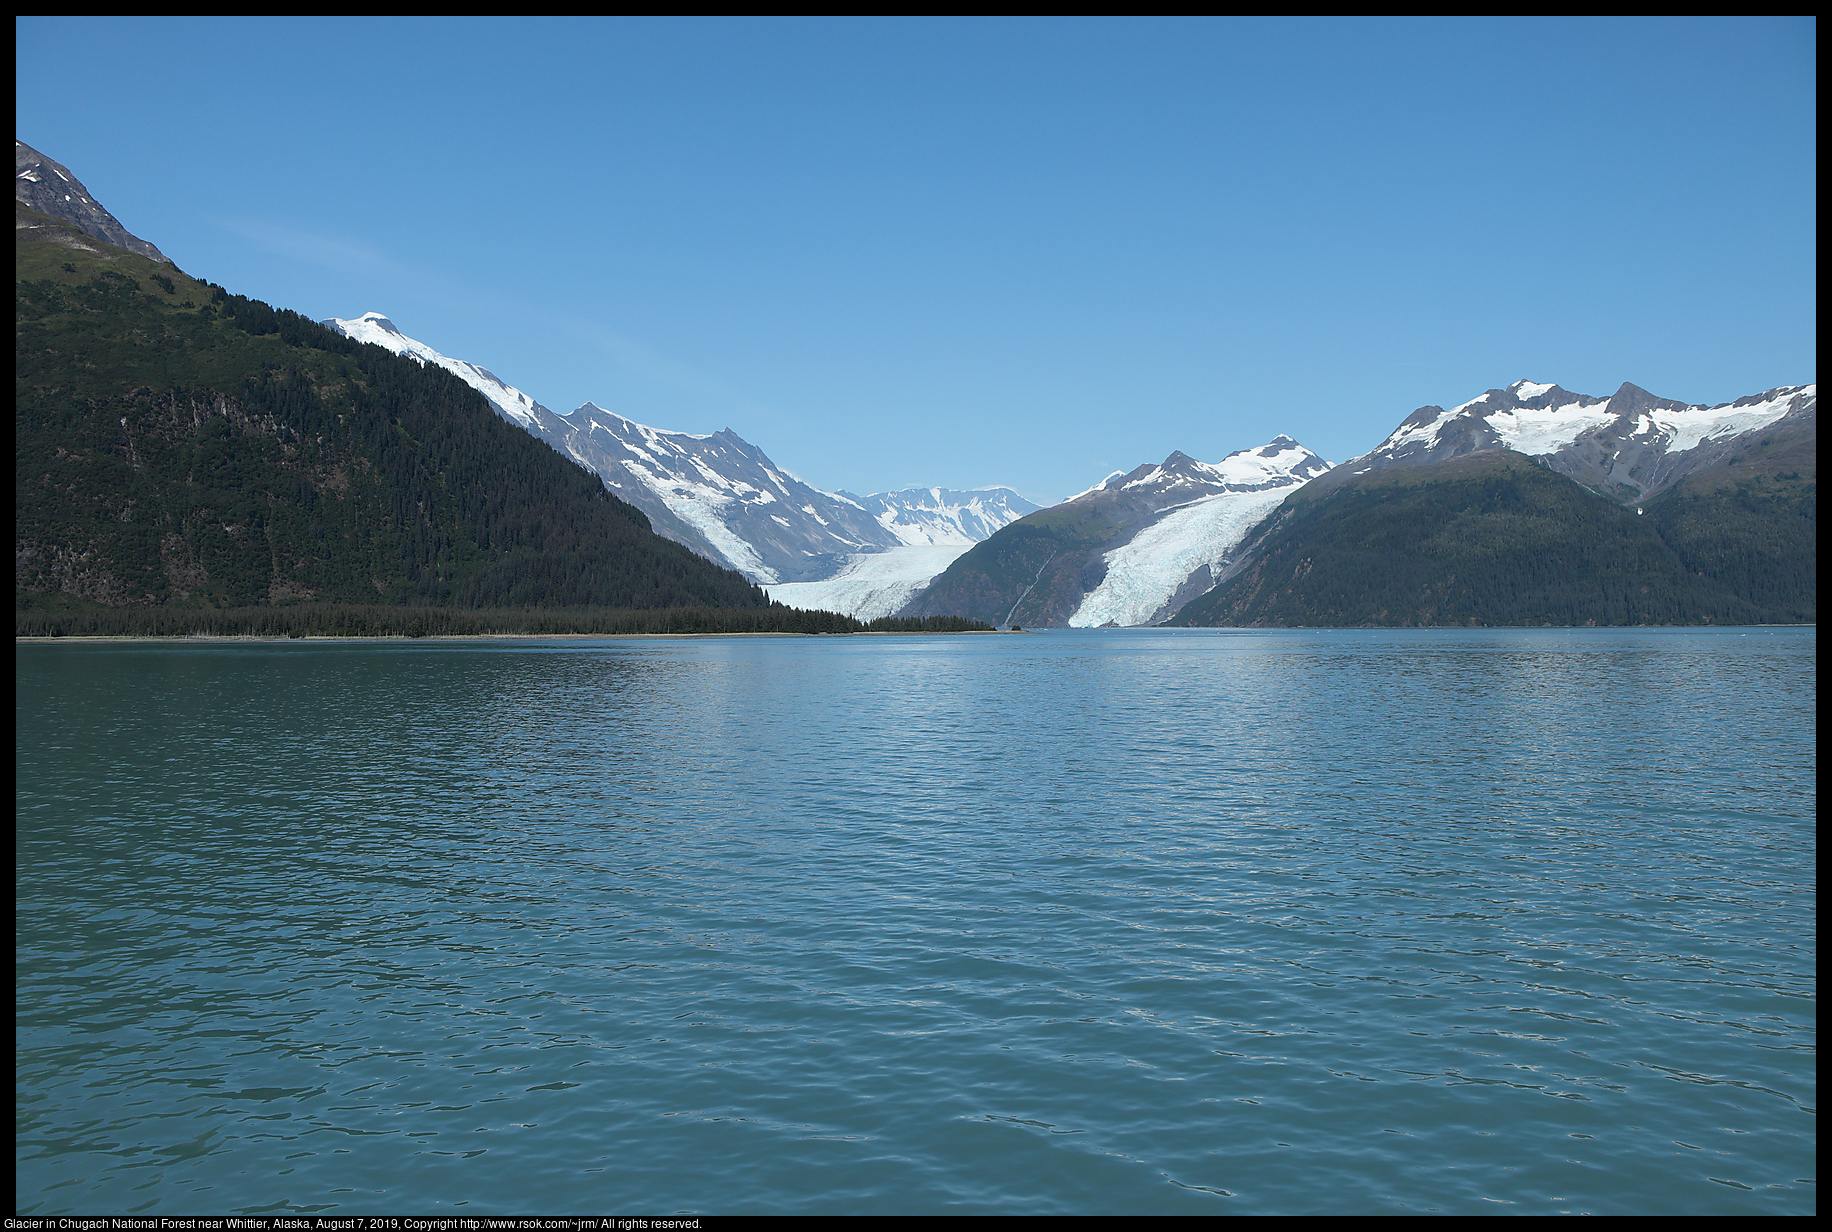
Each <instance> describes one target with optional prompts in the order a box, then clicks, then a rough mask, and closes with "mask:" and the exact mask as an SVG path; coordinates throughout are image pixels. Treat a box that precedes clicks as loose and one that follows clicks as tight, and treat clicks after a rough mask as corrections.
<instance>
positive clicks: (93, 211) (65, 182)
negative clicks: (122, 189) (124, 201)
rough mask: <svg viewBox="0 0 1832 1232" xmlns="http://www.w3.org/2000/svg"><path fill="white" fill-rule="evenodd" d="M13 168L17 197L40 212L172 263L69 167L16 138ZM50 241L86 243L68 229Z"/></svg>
mask: <svg viewBox="0 0 1832 1232" xmlns="http://www.w3.org/2000/svg"><path fill="white" fill-rule="evenodd" d="M13 168H14V181H13V196H14V198H15V200H17V201H21V202H23V203H25V205H27V206H28V207H30V208H31V209H34V210H36V211H38V212H39V213H40V214H46V215H49V216H50V217H52V218H56V219H60V220H61V221H63V222H68V223H74V224H76V226H77V228H78V229H80V230H81V231H83V232H84V233H85V234H87V235H90V236H92V237H94V238H95V239H98V240H101V241H103V242H104V243H107V244H113V245H114V246H115V247H116V248H124V249H126V250H127V251H128V252H131V253H137V254H138V255H140V256H142V257H148V258H151V259H152V260H154V261H161V262H164V263H165V264H167V265H170V264H171V263H172V261H171V258H169V257H167V256H166V255H165V254H164V253H162V252H160V251H159V250H158V249H157V248H155V247H153V246H152V245H151V244H149V243H147V242H146V241H145V240H143V239H141V238H140V237H139V236H137V235H134V234H133V233H131V232H130V231H128V229H127V228H126V227H123V226H122V225H121V224H120V222H118V221H117V220H116V219H115V216H114V215H113V214H110V213H109V212H108V211H107V210H105V209H103V208H102V206H101V204H100V203H99V202H98V201H96V199H95V198H94V197H92V196H90V195H89V190H88V189H87V188H84V187H83V183H82V181H81V180H79V179H77V178H76V177H75V176H74V175H71V174H70V168H68V167H66V166H64V165H63V164H62V163H60V162H57V161H55V160H54V159H49V158H46V157H45V156H44V155H43V154H40V153H39V152H38V151H37V150H34V149H33V148H32V147H31V146H29V145H27V144H26V143H25V142H23V141H20V140H18V139H17V138H15V139H14V141H13ZM51 242H53V243H63V244H64V245H65V246H68V247H84V245H83V244H82V242H81V241H80V240H78V239H76V237H74V236H71V235H69V234H68V233H63V234H62V237H61V239H51ZM92 251H93V250H92Z"/></svg>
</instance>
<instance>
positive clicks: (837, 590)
mask: <svg viewBox="0 0 1832 1232" xmlns="http://www.w3.org/2000/svg"><path fill="white" fill-rule="evenodd" d="M972 546H973V545H972V544H971V543H951V544H944V545H940V546H935V545H922V546H906V547H900V548H887V549H886V550H884V551H882V552H860V553H857V554H855V555H852V556H848V557H847V558H846V562H845V564H843V565H842V566H841V567H840V571H839V572H838V573H837V574H835V575H834V576H833V577H830V578H828V579H827V580H826V581H823V582H792V583H789V584H787V585H780V586H768V587H766V589H767V590H768V591H769V595H770V598H772V599H774V600H776V602H778V603H786V604H788V605H789V606H790V607H799V608H818V609H820V610H822V611H827V612H844V613H845V614H846V615H848V616H853V617H856V618H857V619H859V620H876V619H877V618H878V617H880V616H890V615H892V614H894V613H895V612H897V611H898V610H899V609H900V608H902V607H903V606H904V605H905V604H907V603H908V602H909V601H910V600H911V599H912V598H914V597H915V595H916V592H917V591H919V590H921V589H922V588H923V587H925V586H927V585H928V584H929V583H930V582H931V581H933V580H934V578H935V577H936V575H938V574H940V573H941V572H942V571H943V570H944V569H946V568H947V567H948V566H949V565H951V564H953V563H954V562H955V560H956V559H957V558H959V557H960V556H961V555H962V554H963V553H965V552H966V551H967V550H968V549H969V548H971V547H972Z"/></svg>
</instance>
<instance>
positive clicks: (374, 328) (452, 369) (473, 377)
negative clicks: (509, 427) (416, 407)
mask: <svg viewBox="0 0 1832 1232" xmlns="http://www.w3.org/2000/svg"><path fill="white" fill-rule="evenodd" d="M321 323H322V324H323V325H325V326H327V327H329V328H331V329H334V330H336V331H337V332H338V333H340V334H343V335H344V336H345V337H346V338H352V339H355V340H356V341H357V342H373V343H374V344H375V345H376V346H379V347H384V348H386V349H387V350H390V351H393V352H394V353H395V354H396V355H405V356H407V357H408V358H409V359H413V360H417V361H419V362H420V363H422V364H433V365H436V366H437V367H440V368H444V369H445V370H446V371H447V372H449V373H451V374H452V375H453V376H455V377H457V378H458V379H459V380H461V381H463V382H464V383H465V384H466V385H469V386H470V387H471V388H472V389H475V390H476V391H477V392H478V393H480V394H482V395H483V396H484V397H486V398H488V399H489V400H490V404H491V405H492V406H494V407H495V408H496V409H497V411H498V412H499V413H500V414H501V415H502V417H503V418H504V419H507V420H509V421H510V422H511V423H514V424H519V425H520V426H521V427H523V428H526V429H528V431H530V432H533V433H535V434H537V435H539V433H540V422H541V421H540V415H539V412H540V411H543V410H546V408H545V407H543V406H542V405H541V404H540V403H538V402H536V401H535V400H534V399H533V398H530V397H529V396H528V395H527V394H525V393H523V392H522V391H521V390H519V389H517V388H515V387H514V386H513V385H510V384H508V383H507V382H506V381H504V380H503V379H502V378H500V377H498V376H497V375H496V374H495V373H494V372H491V371H490V370H489V369H487V368H480V367H478V366H477V365H476V364H473V363H469V362H467V361H465V360H462V359H452V358H450V357H449V356H445V355H441V354H439V352H437V351H435V350H433V349H432V348H431V347H429V346H427V345H426V344H425V343H424V342H416V341H415V340H414V339H412V338H409V337H408V336H407V335H406V334H403V333H402V332H401V331H400V330H399V329H397V328H396V327H395V324H394V322H393V321H390V320H389V319H388V318H387V317H385V316H383V315H382V314H381V313H379V312H365V313H363V315H362V316H360V317H356V318H355V319H353V320H348V321H346V320H342V319H340V318H338V317H332V318H331V319H330V320H328V321H324V322H321Z"/></svg>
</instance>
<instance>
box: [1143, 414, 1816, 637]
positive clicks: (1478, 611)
mask: <svg viewBox="0 0 1832 1232" xmlns="http://www.w3.org/2000/svg"><path fill="white" fill-rule="evenodd" d="M1817 404H1818V399H1817V392H1816V387H1815V386H1812V385H1804V386H1786V387H1781V388H1778V389H1772V390H1768V391H1766V392H1764V393H1761V394H1753V395H1750V396H1748V397H1745V398H1739V399H1738V400H1736V401H1735V402H1731V403H1725V404H1722V405H1719V406H1711V407H1707V406H1697V405H1688V404H1685V403H1680V402H1674V401H1671V400H1668V399H1662V398H1657V397H1655V396H1654V395H1652V394H1649V393H1647V391H1645V390H1643V389H1640V388H1639V387H1637V386H1634V385H1628V384H1625V385H1623V386H1622V387H1621V388H1620V389H1618V390H1617V391H1616V393H1615V394H1614V395H1612V396H1611V397H1609V398H1597V397H1590V396H1587V395H1582V394H1571V393H1568V392H1567V391H1565V390H1562V389H1559V388H1558V386H1556V385H1538V384H1533V383H1531V382H1524V381H1523V382H1517V383H1516V384H1514V385H1512V386H1509V387H1508V388H1507V389H1505V390H1490V391H1488V392H1487V393H1486V394H1484V395H1482V396H1481V397H1479V398H1476V399H1473V400H1472V401H1470V402H1466V403H1464V404H1463V405H1462V406H1459V407H1457V408H1455V409H1454V410H1452V411H1444V410H1442V409H1441V408H1438V407H1424V408H1421V409H1420V410H1418V411H1415V412H1414V413H1413V414H1412V415H1410V416H1408V417H1407V418H1406V420H1405V421H1404V422H1403V423H1401V424H1400V426H1399V427H1398V428H1397V429H1396V430H1395V431H1394V432H1393V433H1392V434H1391V435H1390V436H1389V437H1388V438H1387V439H1386V440H1385V441H1384V442H1382V444H1381V445H1380V446H1379V447H1377V448H1376V449H1375V450H1373V451H1372V452H1371V453H1369V454H1367V455H1364V456H1363V457H1361V458H1356V459H1353V460H1351V461H1349V462H1345V463H1343V464H1342V465H1341V466H1340V467H1337V468H1336V469H1335V470H1333V471H1331V472H1330V473H1329V474H1327V475H1325V476H1323V477H1321V478H1319V479H1317V480H1316V481H1314V482H1313V483H1311V484H1310V485H1308V486H1307V487H1306V488H1305V489H1304V490H1303V491H1300V492H1296V493H1294V494H1292V496H1291V497H1290V498H1289V499H1288V500H1286V501H1285V502H1284V503H1283V504H1281V505H1280V506H1279V508H1278V509H1277V510H1276V511H1275V512H1274V513H1273V515H1272V516H1271V517H1269V518H1268V519H1267V520H1266V521H1265V522H1263V523H1262V524H1261V525H1260V526H1258V527H1256V528H1255V529H1254V532H1253V534H1252V536H1251V537H1250V539H1249V541H1248V543H1247V544H1246V545H1245V547H1244V549H1243V550H1242V551H1241V552H1240V553H1239V554H1238V556H1237V558H1236V560H1235V561H1234V562H1233V563H1232V565H1231V566H1230V567H1229V569H1228V570H1227V571H1225V572H1224V573H1223V575H1222V577H1221V579H1220V583H1219V584H1218V585H1217V586H1216V587H1215V588H1214V589H1213V590H1212V591H1210V592H1209V593H1208V594H1206V595H1203V596H1201V597H1200V598H1198V599H1196V600H1194V601H1192V602H1190V603H1189V604H1188V605H1187V606H1185V607H1184V608H1183V609H1182V610H1181V611H1180V612H1179V613H1178V614H1177V615H1176V617H1175V618H1174V619H1173V620H1172V621H1171V622H1170V623H1173V624H1181V625H1255V626H1257V625H1274V626H1290V625H1448V624H1492V625H1520V624H1553V625H1582V624H1614V625H1621V624H1752V623H1771V622H1779V623H1793V622H1810V621H1812V620H1814V619H1816V614H1817V597H1816V596H1817V576H1818V564H1817V561H1818V557H1817V533H1816V526H1817V495H1816V488H1817V462H1816V458H1817Z"/></svg>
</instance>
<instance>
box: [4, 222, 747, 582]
mask: <svg viewBox="0 0 1832 1232" xmlns="http://www.w3.org/2000/svg"><path fill="white" fill-rule="evenodd" d="M18 210H19V217H20V224H21V225H20V228H19V231H18V236H19V244H18V263H17V267H16V276H17V307H16V398H17V419H16V489H15V502H16V503H15V549H16V551H15V559H16V563H17V569H16V575H15V577H16V584H17V589H16V592H15V593H16V605H17V607H18V608H19V609H20V610H21V611H22V612H23V611H29V610H40V611H43V610H80V609H94V608H132V607H138V608H160V607H166V606H174V605H176V606H180V607H193V608H213V609H228V608H245V607H250V606H261V605H273V604H290V603H298V602H305V601H318V602H321V603H322V602H334V603H346V604H377V603H380V604H384V605H389V604H393V605H420V606H445V607H459V608H483V607H496V608H526V607H553V606H567V607H609V608H619V609H656V608H672V607H698V608H732V607H736V608H758V609H768V608H770V607H771V605H770V603H769V601H768V599H767V598H766V597H765V595H764V594H763V593H762V592H761V591H760V590H758V589H757V588H756V587H755V586H752V585H751V584H750V583H749V582H748V581H746V580H745V579H744V578H743V577H742V576H741V575H739V574H738V573H736V572H733V571H731V570H726V569H721V568H718V567H716V566H714V565H712V564H710V563H709V562H707V561H705V560H704V559H702V558H700V557H697V556H695V555H694V554H693V553H691V552H690V551H688V550H687V549H686V548H683V547H681V546H680V545H679V544H676V543H672V542H669V541H668V540H665V539H662V538H659V537H658V536H656V535H654V534H652V533H651V532H650V530H649V526H648V521H647V519H646V518H645V517H644V516H643V515H642V513H640V512H639V511H638V510H636V509H634V508H632V507H631V506H629V505H627V504H625V503H623V502H622V501H619V500H617V499H616V498H615V497H613V496H611V495H610V494H609V493H607V492H606V491H605V490H604V487H603V485H602V484H601V483H600V482H599V480H598V479H597V478H596V477H595V476H593V475H591V474H589V473H588V472H586V471H585V470H583V469H581V468H580V467H578V466H577V465H575V464H574V463H572V462H571V461H570V460H568V459H565V458H562V457H561V456H560V455H558V454H557V453H555V452H554V451H553V450H552V449H551V448H550V447H549V446H547V445H546V444H544V443H542V442H540V441H537V440H535V439H534V438H532V437H530V436H529V435H528V434H527V433H525V432H523V431H521V430H520V429H518V428H516V427H513V426H512V425H510V424H507V423H504V422H503V421H502V420H501V419H499V418H498V417H497V416H496V415H495V414H494V413H493V412H492V411H491V409H490V407H489V405H488V404H487V403H486V402H485V400H484V398H483V396H482V395H480V394H479V393H477V392H476V391H475V390H473V389H471V388H470V387H469V386H467V385H465V384H464V383H463V382H461V381H459V380H458V379H457V378H456V377H454V376H452V375H450V374H449V373H446V372H444V371H441V370H439V369H436V368H431V367H426V368H422V367H421V366H420V365H419V364H417V363H414V362H413V361H411V360H409V359H404V358H401V357H399V356H396V355H393V354H390V353H389V352H387V351H385V350H383V349H382V348H380V347H375V346H370V345H367V344H361V343H356V342H352V341H350V340H349V339H347V338H344V337H342V336H341V335H338V334H336V333H333V332H331V331H330V330H327V329H325V328H324V327H322V326H320V325H318V324H317V323H315V322H313V321H309V320H307V319H305V318H303V317H301V316H299V315H298V314H296V313H292V312H288V311H284V310H278V309H274V308H271V307H269V306H268V305H266V304H263V303H260V302H259V301H254V300H249V299H245V298H243V297H241V296H237V295H232V294H229V293H228V292H227V291H225V290H224V289H222V288H221V287H216V286H213V285H208V284H205V283H201V282H198V281H197V280H195V279H192V278H189V277H187V276H186V275H184V274H183V273H182V272H180V271H178V270H176V269H174V268H173V267H172V266H170V265H168V264H161V263H157V262H154V261H152V260H149V259H147V258H146V257H143V256H138V255H136V254H134V253H130V252H127V251H125V250H123V249H120V248H115V247H113V246H111V245H108V244H105V243H102V242H100V241H97V240H95V239H93V238H92V237H89V236H86V235H83V234H82V233H81V232H80V231H78V230H77V229H76V228H75V227H72V226H71V225H70V224H68V223H64V222H60V221H58V220H56V219H53V218H50V217H48V216H46V215H43V214H40V213H37V212H36V211H33V210H30V209H28V208H27V207H25V206H24V205H20V206H19V207H18Z"/></svg>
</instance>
